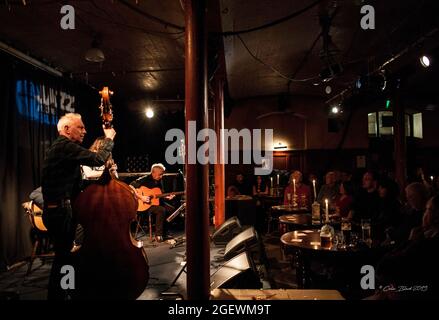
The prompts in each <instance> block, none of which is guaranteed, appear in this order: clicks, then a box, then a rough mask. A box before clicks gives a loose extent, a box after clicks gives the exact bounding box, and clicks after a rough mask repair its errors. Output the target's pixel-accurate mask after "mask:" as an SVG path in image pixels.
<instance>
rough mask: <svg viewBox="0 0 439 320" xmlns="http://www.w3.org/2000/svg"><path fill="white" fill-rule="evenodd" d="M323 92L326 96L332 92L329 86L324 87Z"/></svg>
mask: <svg viewBox="0 0 439 320" xmlns="http://www.w3.org/2000/svg"><path fill="white" fill-rule="evenodd" d="M325 92H326V94H331V92H332V88H331V86H326V87H325Z"/></svg>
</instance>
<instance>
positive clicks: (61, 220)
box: [43, 204, 76, 300]
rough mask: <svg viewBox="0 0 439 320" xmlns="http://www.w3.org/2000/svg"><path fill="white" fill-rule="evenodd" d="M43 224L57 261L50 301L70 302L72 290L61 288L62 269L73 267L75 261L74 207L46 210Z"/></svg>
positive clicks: (55, 262)
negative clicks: (73, 249) (72, 251)
mask: <svg viewBox="0 0 439 320" xmlns="http://www.w3.org/2000/svg"><path fill="white" fill-rule="evenodd" d="M43 222H44V224H45V225H46V227H47V230H48V232H49V236H50V238H51V239H52V242H53V246H54V251H55V259H54V261H53V264H52V270H51V272H50V278H49V287H48V296H47V298H48V300H68V299H71V298H72V296H73V292H69V291H70V290H64V289H63V288H62V287H61V279H62V277H63V276H64V274H61V268H62V266H64V265H71V266H73V268H74V267H75V266H74V265H73V259H72V254H71V252H70V251H71V249H72V246H73V240H74V239H75V231H76V222H75V221H74V219H73V215H72V207H71V206H70V204H68V205H65V206H62V207H57V208H44V211H43Z"/></svg>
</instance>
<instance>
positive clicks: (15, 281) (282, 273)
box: [0, 231, 297, 300]
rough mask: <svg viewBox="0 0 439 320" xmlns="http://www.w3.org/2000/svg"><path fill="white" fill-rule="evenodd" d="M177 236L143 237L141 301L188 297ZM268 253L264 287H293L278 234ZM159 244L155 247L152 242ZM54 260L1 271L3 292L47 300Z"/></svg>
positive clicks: (214, 266) (268, 239)
mask: <svg viewBox="0 0 439 320" xmlns="http://www.w3.org/2000/svg"><path fill="white" fill-rule="evenodd" d="M173 235H174V239H176V240H177V245H176V246H175V247H174V246H173V245H172V244H171V243H169V241H167V242H162V243H155V242H154V243H151V242H150V241H149V238H147V237H142V240H144V248H145V250H146V253H147V256H148V265H149V272H150V278H149V282H148V285H147V287H146V289H145V290H144V292H143V293H142V294H141V295H140V296H139V298H138V299H139V300H158V299H173V298H175V297H176V296H175V295H165V296H164V295H162V293H163V292H167V293H175V294H177V295H181V296H182V297H183V298H185V294H186V273H185V272H183V273H182V274H181V276H180V277H178V279H177V280H176V281H175V285H174V286H172V287H171V284H172V283H173V282H174V280H175V279H176V277H177V275H178V273H179V272H180V271H181V270H182V268H183V266H184V258H185V250H186V248H185V242H184V241H179V240H182V239H183V237H182V235H183V232H182V231H180V232H178V231H176V232H174V234H173ZM262 238H263V240H264V245H265V250H266V254H267V257H268V260H269V265H270V269H269V272H268V276H267V277H265V278H264V279H262V284H263V288H264V289H271V288H284V289H294V288H296V287H297V286H296V283H295V270H294V269H291V267H290V263H289V262H288V261H286V260H282V259H283V257H282V253H281V250H280V246H279V237H278V236H276V235H274V236H263V237H262ZM153 244H154V245H156V246H152V245H153ZM221 250H224V246H215V245H213V244H211V250H210V257H211V274H213V273H214V272H216V271H217V270H218V269H219V268H220V267H221V265H222V264H223V263H224V261H217V260H216V258H218V257H219V256H221ZM51 263H52V259H50V258H47V259H46V261H45V263H43V261H42V260H40V259H36V260H35V261H34V263H33V266H32V271H31V273H30V274H29V275H28V276H26V271H27V267H28V264H27V263H26V262H23V263H22V264H17V265H16V266H15V267H14V268H13V269H11V270H8V271H6V272H3V273H1V274H0V293H2V292H3V293H4V292H6V293H7V294H8V295H9V294H10V295H15V297H16V298H17V297H18V299H20V300H45V299H46V296H47V283H48V279H49V273H50V267H51Z"/></svg>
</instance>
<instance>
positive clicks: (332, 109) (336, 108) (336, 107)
mask: <svg viewBox="0 0 439 320" xmlns="http://www.w3.org/2000/svg"><path fill="white" fill-rule="evenodd" d="M331 112H332V113H333V114H338V113H339V112H340V107H338V106H333V107H332V108H331Z"/></svg>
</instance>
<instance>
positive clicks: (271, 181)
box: [270, 177, 273, 188]
mask: <svg viewBox="0 0 439 320" xmlns="http://www.w3.org/2000/svg"><path fill="white" fill-rule="evenodd" d="M270 184H271V187H272V188H273V177H270Z"/></svg>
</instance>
